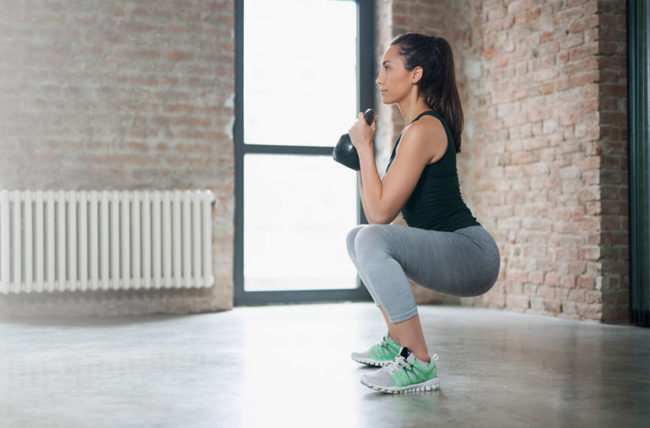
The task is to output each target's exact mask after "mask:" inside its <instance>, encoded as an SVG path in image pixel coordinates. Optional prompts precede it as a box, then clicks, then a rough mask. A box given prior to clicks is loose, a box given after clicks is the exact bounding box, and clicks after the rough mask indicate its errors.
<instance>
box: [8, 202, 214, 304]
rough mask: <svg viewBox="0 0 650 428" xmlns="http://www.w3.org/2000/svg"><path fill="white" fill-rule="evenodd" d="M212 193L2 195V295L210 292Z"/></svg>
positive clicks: (211, 282)
mask: <svg viewBox="0 0 650 428" xmlns="http://www.w3.org/2000/svg"><path fill="white" fill-rule="evenodd" d="M214 200H215V198H214V195H213V193H212V192H211V191H209V190H200V191H199V190H197V191H189V190H170V191H8V190H2V191H0V293H4V294H7V293H12V292H13V293H29V292H42V291H75V290H109V289H110V290H118V289H147V288H180V287H210V286H212V284H213V281H214V278H213V276H212V269H211V267H212V263H211V258H212V255H211V248H212V245H211V244H212V239H211V236H212V234H211V221H210V212H211V205H212V203H213V201H214Z"/></svg>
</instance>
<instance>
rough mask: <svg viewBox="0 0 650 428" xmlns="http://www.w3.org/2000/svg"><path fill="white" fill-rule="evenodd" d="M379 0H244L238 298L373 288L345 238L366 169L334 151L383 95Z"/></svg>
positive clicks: (283, 298) (239, 53)
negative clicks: (378, 75)
mask: <svg viewBox="0 0 650 428" xmlns="http://www.w3.org/2000/svg"><path fill="white" fill-rule="evenodd" d="M372 3H373V2H372V1H352V0H349V1H343V0H278V1H273V2H269V1H265V0H238V1H237V3H236V10H235V14H236V25H235V27H236V34H235V45H236V97H235V110H236V120H235V147H236V149H235V160H236V166H235V168H236V172H235V175H236V177H235V178H236V183H235V194H236V212H235V217H236V221H235V266H234V268H235V304H236V305H239V304H264V303H279V302H282V303H290V302H303V301H336V300H370V297H369V295H368V293H367V291H366V290H365V287H363V286H362V285H361V284H360V283H359V280H358V278H357V274H356V268H355V267H354V265H353V264H352V262H351V261H350V259H349V256H348V253H347V248H346V240H345V238H346V236H347V233H348V232H349V231H350V230H351V229H352V228H353V227H354V226H355V225H357V224H358V223H359V222H360V220H361V218H362V216H361V215H360V210H361V204H360V201H359V196H358V189H357V173H356V172H355V171H353V170H351V169H348V168H345V167H344V166H342V165H340V164H338V163H336V162H334V160H333V159H332V156H331V153H332V150H333V148H334V145H335V144H336V142H337V141H338V139H339V137H340V136H341V134H343V133H345V132H347V129H348V128H349V127H350V126H351V125H352V123H353V122H354V120H356V117H357V114H358V112H359V111H362V110H365V109H366V108H372V107H374V86H375V85H374V78H375V76H374V47H373V46H374V40H373V39H374V36H373V34H374V27H373V25H372V23H373V19H374V11H373V5H372ZM363 46H368V48H366V49H362V47H363Z"/></svg>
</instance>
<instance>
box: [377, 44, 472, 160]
mask: <svg viewBox="0 0 650 428" xmlns="http://www.w3.org/2000/svg"><path fill="white" fill-rule="evenodd" d="M390 44H391V46H392V45H397V46H398V47H399V54H400V57H401V58H402V61H403V62H404V67H405V68H406V70H408V71H412V70H413V69H414V68H415V67H417V66H420V67H422V69H423V71H424V72H423V73H422V78H421V79H420V80H419V81H418V83H417V85H418V96H423V97H424V101H425V102H426V103H427V105H428V106H429V107H430V108H431V109H432V110H435V111H437V112H438V113H440V114H441V115H442V117H443V118H444V119H445V121H446V122H447V125H449V128H450V129H451V134H452V137H453V139H454V144H455V145H456V153H459V152H460V142H461V133H462V132H463V109H462V107H461V105H460V97H459V96H458V89H457V88H456V78H455V77H454V76H455V73H454V57H453V54H452V52H451V46H449V43H447V40H445V39H444V38H442V37H436V36H428V35H426V34H421V33H405V34H402V35H400V36H397V37H396V38H394V39H393V41H392V42H391V43H390Z"/></svg>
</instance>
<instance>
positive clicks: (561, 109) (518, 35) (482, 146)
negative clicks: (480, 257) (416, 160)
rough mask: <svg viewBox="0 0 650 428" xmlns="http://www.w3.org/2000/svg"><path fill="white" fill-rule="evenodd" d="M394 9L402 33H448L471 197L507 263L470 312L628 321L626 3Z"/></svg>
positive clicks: (461, 159) (464, 185)
mask: <svg viewBox="0 0 650 428" xmlns="http://www.w3.org/2000/svg"><path fill="white" fill-rule="evenodd" d="M389 3H390V4H389ZM384 7H386V8H390V10H391V14H392V26H393V31H392V33H393V34H392V36H394V35H397V34H400V33H403V32H406V31H422V32H425V33H427V34H432V35H441V36H443V37H445V38H446V39H447V40H448V41H449V42H450V44H451V46H452V49H453V51H454V59H455V62H456V71H457V76H456V77H457V82H458V85H459V92H460V94H461V98H462V101H463V110H464V114H465V130H464V134H463V143H462V151H463V152H462V153H461V154H459V155H458V169H459V178H460V182H461V191H462V195H463V198H464V200H465V202H466V203H467V205H468V206H469V207H470V209H471V210H472V211H473V213H474V214H475V215H476V217H477V219H478V220H479V222H480V223H481V224H482V225H483V226H484V227H485V228H486V229H488V231H490V232H491V233H492V234H493V236H494V237H495V238H496V240H497V242H498V245H499V249H500V251H501V256H502V257H501V273H500V276H499V279H498V281H497V283H496V285H495V286H494V288H493V289H492V290H490V291H489V292H488V293H486V294H485V295H483V296H480V297H476V298H463V299H460V300H461V303H462V304H464V305H476V306H485V307H493V308H504V309H507V310H513V311H523V312H530V313H538V314H545V315H551V316H558V317H565V318H575V319H585V320H600V321H606V322H627V321H628V283H629V268H628V215H627V213H628V201H627V199H628V195H627V191H628V189H627V182H628V181H627V162H628V157H627V111H626V109H627V98H626V91H627V81H626V30H625V28H626V27H625V2H619V1H613V0H600V1H596V0H592V1H584V0H583V1H580V0H573V1H571V0H568V1H557V2H538V1H533V0H523V1H511V2H503V1H478V0H475V1H462V2H458V1H452V0H445V1H415V0H410V1H408V0H394V1H392V2H387V1H386V2H384ZM384 48H385V47H384ZM382 52H383V50H382ZM393 117H394V122H395V126H394V129H395V131H394V135H393V137H394V138H393V140H392V141H391V146H392V143H393V142H394V139H395V138H396V137H397V135H399V132H400V130H401V128H402V127H403V125H404V124H403V122H402V121H401V117H399V114H397V115H394V116H393ZM388 153H390V151H388Z"/></svg>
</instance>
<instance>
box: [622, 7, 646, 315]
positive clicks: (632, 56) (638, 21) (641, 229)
mask: <svg viewBox="0 0 650 428" xmlns="http://www.w3.org/2000/svg"><path fill="white" fill-rule="evenodd" d="M649 23H650V6H649V5H648V1H647V0H643V1H635V0H633V1H630V0H628V1H627V29H628V31H627V58H628V61H627V67H628V68H627V72H628V112H629V115H628V131H629V132H628V135H629V165H628V167H629V200H630V204H629V207H630V208H629V216H630V247H629V248H630V253H629V256H630V322H631V323H633V324H637V325H640V326H645V327H648V326H650V298H649V296H650V276H649V271H648V269H649V266H648V260H649V259H648V257H649V256H650V252H649V251H648V244H649V238H650V234H649V232H650V231H649V228H648V226H649V225H648V202H649V200H648V190H649V187H648V116H647V115H648V96H649V93H648V77H649V76H650V71H649V70H648V67H649V65H650V64H648V47H649V46H650V42H649V41H648V40H649V34H648V24H649Z"/></svg>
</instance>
